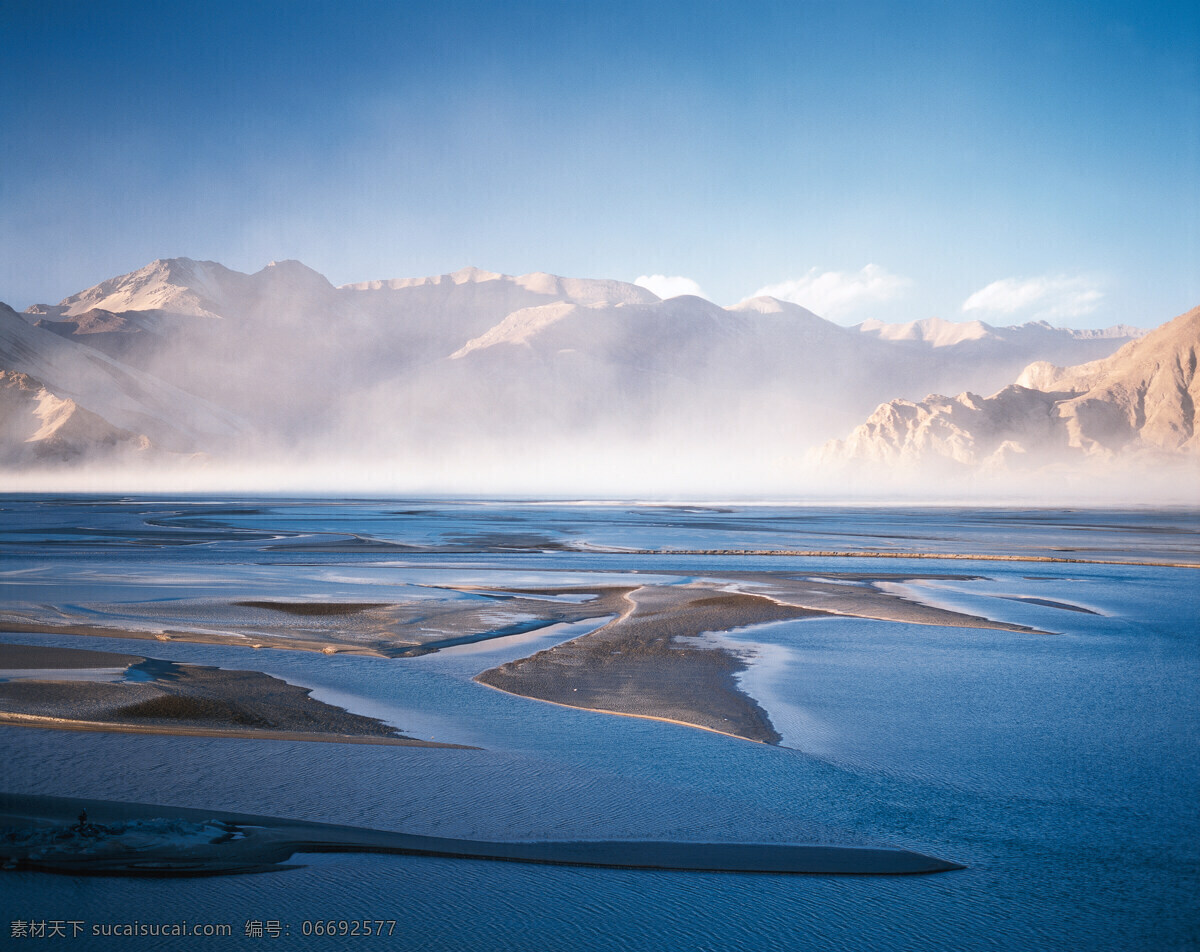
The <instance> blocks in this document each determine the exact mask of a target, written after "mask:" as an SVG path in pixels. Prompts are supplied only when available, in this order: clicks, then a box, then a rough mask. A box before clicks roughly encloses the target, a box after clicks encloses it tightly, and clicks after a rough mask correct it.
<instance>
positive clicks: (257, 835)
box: [0, 793, 963, 876]
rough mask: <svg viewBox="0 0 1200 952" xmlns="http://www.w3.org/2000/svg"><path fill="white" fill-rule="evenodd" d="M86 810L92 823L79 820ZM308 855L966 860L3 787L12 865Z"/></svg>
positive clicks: (670, 865)
mask: <svg viewBox="0 0 1200 952" xmlns="http://www.w3.org/2000/svg"><path fill="white" fill-rule="evenodd" d="M83 809H86V810H87V822H86V824H83V823H80V822H79V821H78V820H77V819H76V818H77V816H78V814H79V813H80V811H81V810H83ZM73 827H74V829H73ZM296 853H392V854H408V855H416V856H440V857H451V858H458V859H484V860H500V861H505V862H516V863H541V864H553V865H564V866H597V867H616V868H625V869H666V870H681V871H692V870H694V871H706V872H740V873H775V874H778V873H820V874H851V875H907V874H917V873H936V872H945V871H949V870H955V869H962V868H963V867H962V866H960V865H959V864H957V863H951V862H947V861H945V860H941V859H937V858H935V857H932V856H926V855H923V854H921V853H915V852H912V851H909V850H901V849H890V848H871V847H839V846H808V845H792V844H777V843H768V844H753V843H671V842H646V841H641V842H639V841H621V840H616V841H608V842H601V841H585V842H553V841H547V842H486V841H478V840H459V839H449V838H445V837H431V836H415V835H411V834H407V833H396V832H390V831H384V830H369V829H363V828H360V827H351V826H336V825H333V824H324V823H309V822H304V821H299V820H285V819H278V818H274V817H264V816H254V815H249V814H240V813H228V812H224V811H220V810H196V809H186V808H181V807H167V806H154V805H150V804H136V803H117V802H109V801H87V802H86V803H85V802H81V801H80V800H77V799H66V798H62V797H40V796H26V795H18V794H8V793H0V867H2V868H4V869H29V870H41V871H45V872H54V873H63V874H68V875H72V876H78V875H107V876H216V875H227V874H235V873H258V872H267V871H270V870H278V869H287V868H289V867H288V866H285V865H283V864H284V863H285V861H286V860H288V859H290V858H291V857H292V856H293V855H295V854H296Z"/></svg>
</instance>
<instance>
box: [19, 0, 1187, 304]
mask: <svg viewBox="0 0 1200 952" xmlns="http://www.w3.org/2000/svg"><path fill="white" fill-rule="evenodd" d="M0 35H2V36H3V38H4V49H5V55H4V57H2V58H0V77H2V83H3V85H2V95H0V300H3V301H5V302H7V303H9V304H11V305H13V306H15V307H17V308H18V309H21V308H24V307H26V306H28V305H29V304H33V303H35V302H55V301H58V300H60V299H61V298H63V297H65V296H66V295H68V294H71V293H74V292H76V291H79V290H82V289H83V288H86V287H89V286H91V285H93V284H96V283H98V282H100V281H102V280H104V279H107V278H109V277H112V276H115V275H118V274H122V273H125V272H128V271H132V270H135V269H137V268H139V267H141V266H142V265H144V264H146V263H147V262H149V261H151V260H153V259H155V258H166V257H176V256H185V257H191V258H196V259H212V260H216V261H220V262H222V263H223V264H225V265H227V266H229V267H232V268H235V269H238V270H242V271H257V270H258V269H260V268H261V267H263V266H264V265H265V264H267V263H268V262H269V261H271V260H282V259H287V258H296V259H299V260H301V261H303V262H304V263H306V264H307V265H309V266H310V267H313V268H315V269H316V270H318V271H320V272H321V273H323V274H325V275H326V276H327V277H329V278H330V280H331V281H333V282H334V283H335V284H341V283H347V282H353V281H363V280H370V279H377V278H395V277H410V276H419V275H428V274H441V273H445V272H449V271H454V270H457V269H458V268H460V267H463V266H465V265H475V266H478V267H481V268H484V269H487V270H493V271H501V272H505V273H510V274H521V273H525V272H529V271H549V272H552V273H555V274H561V275H568V276H573V277H594V278H618V279H622V280H627V281H634V280H638V281H639V283H642V284H644V285H646V286H648V287H651V288H652V289H654V290H656V291H657V292H658V293H660V294H664V295H667V294H676V293H699V294H702V295H703V296H706V297H708V298H710V299H711V300H713V301H716V302H717V303H719V304H725V305H727V304H733V303H735V302H737V301H739V300H742V299H744V298H746V297H749V296H752V295H754V294H757V293H765V294H772V295H774V296H777V297H783V298H786V299H789V300H794V301H796V302H797V303H800V304H804V305H805V306H807V307H810V308H811V309H813V310H814V311H816V312H817V313H819V314H822V315H823V316H825V317H828V318H830V319H833V320H837V321H839V322H841V323H846V324H853V323H857V322H859V321H861V320H864V319H867V318H877V319H880V320H885V321H908V320H916V319H923V318H929V317H940V318H943V319H945V320H953V321H961V320H974V319H981V320H985V321H988V322H989V323H993V324H1013V323H1021V322H1023V321H1027V320H1048V321H1050V322H1051V323H1053V324H1057V325H1061V326H1072V327H1101V326H1107V325H1110V324H1115V323H1129V324H1135V325H1141V326H1154V325H1155V324H1158V323H1161V322H1163V321H1165V320H1167V319H1169V318H1171V317H1174V316H1175V315H1176V314H1179V313H1181V312H1183V311H1185V310H1188V309H1189V308H1191V307H1194V306H1196V305H1197V304H1200V5H1197V4H1196V3H1195V2H1194V0H1180V2H1154V0H1146V2H1104V0H1094V2H1063V0H1038V2H1023V0H1004V2H989V0H980V2H962V0H946V2H933V0H910V2H903V3H901V2H889V3H885V2H867V0H788V2H753V0H747V2H741V3H736V4H735V3H730V2H727V0H721V2H707V0H689V2H686V3H677V2H645V0H643V2H637V3H628V2H624V0H607V2H603V3H591V2H580V0H576V2H565V0H564V2H556V0H540V2H522V0H505V2H458V0H438V2H403V0H398V2H386V3H385V2H379V3H364V2H357V0H343V2H339V3H336V4H334V3H329V2H327V0H321V2H307V0H287V2H272V0H257V2H249V3H247V2H245V0H241V2H238V3H228V2H224V0H209V2H206V3H203V4H200V3H189V4H183V3H161V2H155V3H125V2H120V0H109V2H106V3H103V4H97V3H90V2H83V0H76V2H64V0H0Z"/></svg>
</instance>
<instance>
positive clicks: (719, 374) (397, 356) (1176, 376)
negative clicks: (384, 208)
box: [0, 258, 1200, 504]
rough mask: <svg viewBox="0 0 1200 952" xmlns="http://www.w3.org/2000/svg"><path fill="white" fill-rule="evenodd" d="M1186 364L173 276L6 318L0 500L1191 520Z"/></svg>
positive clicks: (1086, 341) (477, 282) (449, 289)
mask: <svg viewBox="0 0 1200 952" xmlns="http://www.w3.org/2000/svg"><path fill="white" fill-rule="evenodd" d="M1198 349H1200V309H1197V310H1193V311H1191V312H1189V313H1188V314H1185V315H1182V316H1181V317H1179V318H1176V319H1175V320H1172V321H1168V322H1167V323H1165V324H1162V325H1161V326H1159V327H1157V328H1155V329H1154V330H1152V331H1150V332H1148V333H1147V332H1145V331H1142V330H1140V329H1138V328H1136V327H1131V326H1125V325H1122V326H1116V327H1112V328H1109V329H1107V330H1104V331H1094V330H1093V331H1078V330H1067V329H1062V328H1055V327H1052V326H1051V325H1049V324H1046V323H1044V322H1032V323H1028V324H1023V325H1019V326H1012V327H997V326H992V325H989V324H986V323H983V322H980V321H969V322H962V323H957V324H956V323H950V322H946V321H939V320H929V321H920V322H911V323H909V324H904V325H888V324H883V323H881V322H879V321H875V320H871V321H866V322H864V323H862V324H860V325H856V326H855V327H845V326H841V325H838V324H835V323H832V322H831V321H828V320H825V319H824V318H823V317H821V316H818V315H817V314H814V313H813V312H811V311H809V310H807V309H806V308H804V307H801V306H800V305H797V304H794V303H789V302H786V301H780V300H777V299H775V298H771V297H756V298H752V299H749V300H747V301H743V302H741V303H740V304H737V305H734V306H732V307H727V308H726V307H720V306H718V305H716V304H713V303H712V302H710V301H707V300H705V299H703V298H700V297H695V296H688V295H683V296H679V297H673V298H669V299H666V300H661V299H659V298H658V297H657V296H656V295H655V294H654V293H653V292H652V291H650V290H648V289H647V288H645V287H641V286H637V285H633V284H627V283H625V282H621V281H613V280H606V279H577V278H565V277H559V276H556V275H551V274H545V273H542V272H533V273H529V274H525V275H519V276H512V275H503V274H498V273H495V272H489V271H483V270H480V269H478V268H464V269H461V270H460V271H457V272H454V273H452V274H445V275H437V276H432V277H423V278H406V279H395V280H385V281H369V282H364V283H360V284H354V285H346V286H343V287H334V286H333V285H332V284H330V283H329V281H327V280H326V279H325V278H324V276H322V275H320V274H318V273H317V272H315V271H313V270H312V269H310V268H307V267H305V266H304V265H303V264H301V263H299V262H296V261H283V262H273V263H271V264H270V265H268V266H267V267H265V268H263V269H262V270H261V271H258V272H255V273H253V274H243V273H241V272H237V271H233V270H231V269H228V268H226V267H224V266H222V265H220V264H218V263H217V262H211V261H193V260H191V259H187V258H176V259H168V260H158V261H154V262H151V263H150V264H149V265H146V266H145V267H144V268H141V269H140V270H138V271H135V272H131V273H130V274H127V275H121V276H118V277H115V278H112V279H110V280H108V281H105V282H102V283H101V284H99V285H96V286H95V287H93V288H90V289H87V290H84V291H81V292H79V293H77V294H73V295H71V296H69V297H67V298H64V299H63V300H62V301H61V302H60V303H59V304H56V305H36V306H34V307H31V308H30V309H29V310H28V311H27V312H26V313H24V314H17V313H16V312H15V311H12V310H11V309H9V308H0V403H3V410H4V415H3V419H2V422H3V425H2V426H0V467H2V469H0V488H4V489H13V490H17V489H30V488H31V489H41V488H50V487H55V488H59V489H64V490H65V489H74V490H88V489H95V490H100V489H103V490H105V491H108V490H113V491H181V490H184V489H189V488H190V489H194V490H196V491H206V492H213V491H257V492H276V491H282V492H329V493H346V492H363V493H458V494H478V495H485V496H492V495H521V496H548V495H554V496H575V495H580V494H585V495H593V496H602V497H640V496H648V497H659V498H662V497H693V498H716V497H726V498H754V497H758V498H761V497H770V498H778V499H813V498H819V499H832V500H843V499H861V500H889V499H914V500H924V501H944V500H947V499H962V500H973V501H983V500H1002V499H1020V500H1025V501H1039V500H1046V501H1048V500H1050V499H1051V498H1052V499H1054V500H1059V501H1064V502H1085V501H1092V502H1095V503H1096V504H1112V503H1130V502H1131V503H1147V504H1150V503H1170V502H1185V503H1187V502H1197V501H1200V500H1197V498H1196V493H1195V491H1194V490H1193V489H1192V488H1191V487H1192V486H1194V485H1195V477H1196V476H1197V475H1200V468H1198V466H1197V459H1198V450H1200V443H1198V442H1197V437H1196V425H1197V421H1196V410H1195V407H1196V404H1197V402H1198V401H1200V382H1198V381H1197V378H1196V374H1195V370H1196V365H1197V351H1198ZM941 394H948V395H951V396H941Z"/></svg>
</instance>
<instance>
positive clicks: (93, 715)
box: [0, 644, 456, 747]
mask: <svg viewBox="0 0 1200 952" xmlns="http://www.w3.org/2000/svg"><path fill="white" fill-rule="evenodd" d="M20 667H24V668H25V669H28V670H32V671H34V672H35V673H36V677H35V678H31V679H15V680H8V681H2V682H0V724H3V725H8V726H17V727H40V728H48V729H52V730H74V731H100V732H108V733H134V734H173V735H183V736H203V737H237V738H256V739H272V740H300V741H323V742H336V743H360V744H361V743H373V744H389V745H401V746H420V747H452V746H456V745H451V744H437V743H434V742H432V741H423V740H418V739H417V738H414V737H407V736H404V735H402V734H401V732H400V731H398V730H397V729H396V728H395V727H392V726H391V725H389V724H385V723H383V722H382V721H380V720H377V719H376V718H373V717H365V716H363V715H360V714H353V713H351V712H349V711H346V710H343V709H342V708H340V707H334V706H333V705H331V704H325V703H324V702H321V701H317V700H315V699H314V698H312V697H311V696H310V691H309V689H308V688H303V687H299V686H297V685H294V684H289V683H288V682H286V681H281V680H280V679H278V678H273V677H271V676H270V675H267V674H263V673H262V672H260V671H230V670H225V669H223V668H213V667H208V666H205V665H194V664H176V663H174V662H170V661H163V660H161V659H157V658H145V657H139V656H135V655H123V654H115V653H111V652H105V651H79V650H75V649H67V648H47V647H44V646H36V645H9V644H0V669H10V670H14V671H16V670H19V669H20ZM56 667H57V668H62V669H65V670H79V669H81V668H83V669H86V668H88V667H94V668H98V669H107V670H111V669H114V668H115V669H120V668H125V669H126V671H127V672H128V673H130V674H131V675H136V676H137V680H125V681H116V682H112V681H107V680H105V681H86V680H56V679H54V675H53V669H54V668H56Z"/></svg>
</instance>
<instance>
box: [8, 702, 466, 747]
mask: <svg viewBox="0 0 1200 952" xmlns="http://www.w3.org/2000/svg"><path fill="white" fill-rule="evenodd" d="M0 727H33V728H40V729H42V730H51V731H77V732H82V733H91V734H155V735H159V736H166V737H211V738H217V739H224V738H232V739H237V740H285V741H303V742H305V743H313V744H372V745H377V746H383V747H440V748H445V749H449V750H481V749H482V748H479V747H470V746H468V745H465V744H447V743H442V742H440V741H432V740H421V739H419V738H417V737H385V736H371V735H370V734H322V733H317V732H315V731H271V730H249V729H241V728H228V729H226V728H220V727H191V726H188V725H180V726H178V727H175V726H163V725H158V724H125V723H121V722H119V721H84V720H75V719H72V718H68V717H45V716H39V715H35V714H21V713H18V712H13V711H0Z"/></svg>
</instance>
